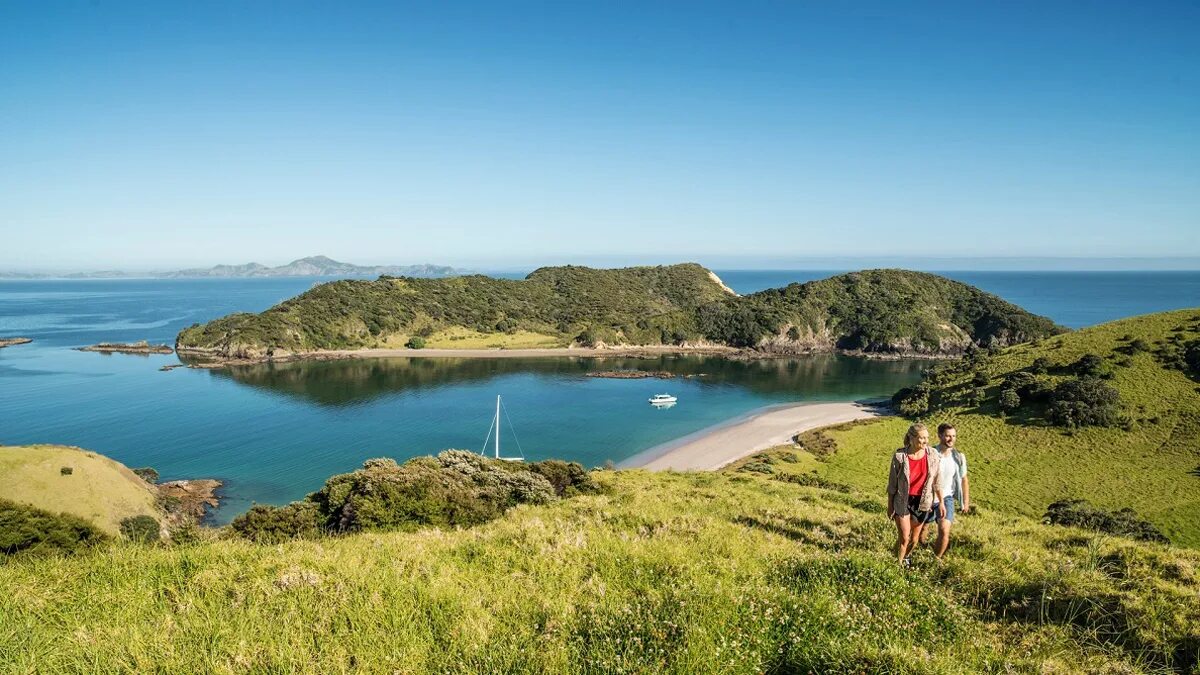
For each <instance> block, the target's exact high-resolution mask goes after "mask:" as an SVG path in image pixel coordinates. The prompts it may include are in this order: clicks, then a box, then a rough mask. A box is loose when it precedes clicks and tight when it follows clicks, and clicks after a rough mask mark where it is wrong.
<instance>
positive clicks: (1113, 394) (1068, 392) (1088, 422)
mask: <svg viewBox="0 0 1200 675" xmlns="http://www.w3.org/2000/svg"><path fill="white" fill-rule="evenodd" d="M1120 399H1121V394H1120V392H1118V391H1117V390H1116V389H1113V388H1112V387H1110V386H1108V385H1107V384H1105V383H1104V382H1102V381H1101V380H1099V379H1098V378H1095V377H1081V378H1078V379H1073V380H1067V381H1066V382H1063V383H1062V384H1060V385H1058V387H1057V388H1055V390H1054V393H1053V394H1052V395H1051V397H1050V409H1049V410H1048V411H1047V418H1048V419H1049V420H1050V422H1051V423H1052V424H1055V425H1058V426H1063V427H1068V428H1076V427H1085V426H1101V427H1106V426H1116V425H1117V424H1119V423H1120V422H1121V415H1120V409H1119V408H1118V404H1119V403H1120Z"/></svg>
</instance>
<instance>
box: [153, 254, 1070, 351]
mask: <svg viewBox="0 0 1200 675" xmlns="http://www.w3.org/2000/svg"><path fill="white" fill-rule="evenodd" d="M1060 331H1061V329H1060V328H1058V327H1057V326H1055V325H1054V324H1053V323H1052V322H1051V321H1049V320H1048V319H1045V318H1042V317H1037V316H1034V315H1032V314H1029V313H1028V312H1025V311H1024V310H1022V309H1020V308H1019V307H1016V306H1015V305H1012V304H1009V303H1007V302H1004V301H1003V300H1001V299H999V298H997V297H995V296H993V295H990V294H987V293H984V292H982V291H980V290H978V289H975V288H972V287H970V286H967V285H965V284H962V283H959V282H956V281H952V280H949V279H945V278H942V277H938V276H935V275H931V274H922V273H918V272H906V271H902V270H872V271H866V272H857V273H853V274H846V275H841V276H838V277H833V278H831V279H825V280H821V281H814V282H809V283H806V284H793V285H791V286H788V287H787V288H784V289H777V290H773V291H764V292H762V293H756V294H754V295H751V296H747V297H737V296H735V295H733V294H732V293H731V292H730V291H729V290H728V289H727V288H725V287H724V286H723V285H722V284H721V283H720V281H719V280H718V279H717V278H716V277H715V275H713V274H712V273H711V272H709V271H708V270H706V269H704V268H703V267H701V266H699V265H696V264H683V265H672V266H663V267H631V268H626V269H615V270H598V269H590V268H586V267H573V266H567V267H546V268H542V269H539V270H537V271H535V272H533V273H532V274H530V275H529V276H528V277H527V278H525V279H524V280H521V281H514V280H508V279H494V278H491V277H486V276H465V277H456V278H453V279H413V278H406V277H405V278H391V277H381V278H380V279H378V280H376V281H336V282H332V283H328V284H322V285H320V286H317V287H316V288H313V289H312V290H310V291H308V292H306V293H304V294H302V295H300V296H297V297H295V298H292V299H291V300H288V301H286V302H284V303H281V304H280V305H277V306H275V307H272V308H271V309H268V310H267V311H265V312H263V313H261V314H233V315H230V316H227V317H224V318H221V319H217V320H215V321H212V322H209V323H207V324H204V325H196V326H193V327H191V328H187V329H185V330H183V331H182V332H180V334H179V336H178V338H177V341H176V347H177V349H179V350H180V351H181V353H183V354H184V355H189V354H191V355H212V356H217V357H221V358H262V357H264V356H282V355H285V354H290V353H297V352H307V351H316V350H323V349H351V348H368V347H390V348H399V347H404V346H407V345H413V344H419V345H423V346H427V347H462V348H468V347H505V348H520V347H555V346H558V347H564V346H567V345H570V344H581V345H585V346H591V345H595V344H600V343H604V344H630V345H658V344H684V343H710V344H718V345H727V346H734V347H756V348H760V349H765V350H770V351H782V352H804V351H830V350H833V349H844V350H862V351H867V352H897V353H912V352H916V353H927V354H956V353H961V352H962V351H963V350H964V349H965V348H966V347H967V346H968V345H970V344H978V345H991V344H1001V345H1004V344H1011V343H1014V342H1021V341H1024V340H1029V339H1035V338H1038V337H1041V336H1045V335H1051V334H1055V333H1057V332H1060Z"/></svg>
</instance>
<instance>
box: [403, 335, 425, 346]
mask: <svg viewBox="0 0 1200 675" xmlns="http://www.w3.org/2000/svg"><path fill="white" fill-rule="evenodd" d="M404 346H405V347H408V348H409V349H424V348H425V338H423V337H421V336H420V335H414V336H412V337H410V338H409V339H408V342H405V343H404Z"/></svg>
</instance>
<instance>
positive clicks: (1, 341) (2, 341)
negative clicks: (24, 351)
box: [0, 337, 33, 349]
mask: <svg viewBox="0 0 1200 675" xmlns="http://www.w3.org/2000/svg"><path fill="white" fill-rule="evenodd" d="M30 342H33V338H27V337H9V338H0V349H4V348H5V347H12V346H13V345H27V344H29V343H30Z"/></svg>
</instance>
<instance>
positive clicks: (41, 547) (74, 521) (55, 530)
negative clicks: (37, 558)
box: [0, 499, 108, 555]
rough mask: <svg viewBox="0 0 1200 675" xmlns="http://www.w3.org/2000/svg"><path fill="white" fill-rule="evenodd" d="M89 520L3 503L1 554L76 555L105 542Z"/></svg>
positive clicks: (105, 538)
mask: <svg viewBox="0 0 1200 675" xmlns="http://www.w3.org/2000/svg"><path fill="white" fill-rule="evenodd" d="M107 539H108V537H107V536H105V534H104V533H103V532H101V531H100V529H99V528H97V527H96V526H94V525H92V524H91V523H89V522H87V521H86V520H84V519H82V518H80V517H78V516H73V515H70V514H67V513H59V514H55V513H50V512H49V511H45V510H43V509H39V508H37V507H35V506H29V505H27V504H17V503H16V502H10V501H8V500H7V499H0V553H3V554H5V555H13V554H16V553H23V552H24V553H30V554H43V553H75V552H78V551H82V550H84V549H86V548H88V547H91V546H94V545H96V544H98V543H101V542H103V541H106V540H107Z"/></svg>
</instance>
